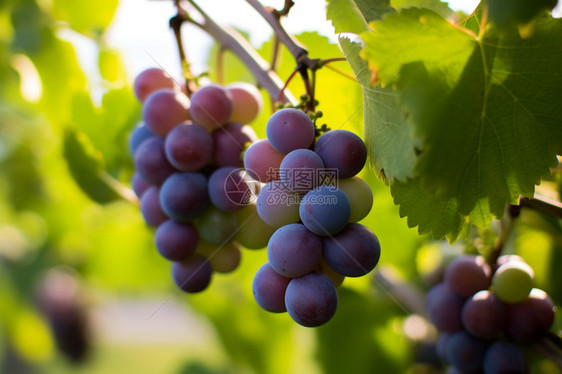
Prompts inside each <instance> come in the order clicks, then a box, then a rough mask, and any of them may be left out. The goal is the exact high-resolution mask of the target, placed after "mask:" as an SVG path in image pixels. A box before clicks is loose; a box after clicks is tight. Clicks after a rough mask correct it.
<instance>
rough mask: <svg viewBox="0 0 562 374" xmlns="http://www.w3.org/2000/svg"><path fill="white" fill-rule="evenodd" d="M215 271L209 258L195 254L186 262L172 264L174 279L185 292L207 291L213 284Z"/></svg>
mask: <svg viewBox="0 0 562 374" xmlns="http://www.w3.org/2000/svg"><path fill="white" fill-rule="evenodd" d="M212 275H213V269H212V267H211V264H210V263H209V261H208V260H207V258H206V257H205V256H203V255H200V254H199V253H195V254H194V255H193V256H192V257H189V258H188V259H187V260H184V261H174V262H173V263H172V278H173V279H174V282H175V283H176V285H177V286H178V288H179V289H180V290H182V291H184V292H188V293H196V292H201V291H203V290H204V289H206V288H207V287H208V286H209V284H210V283H211V278H212Z"/></svg>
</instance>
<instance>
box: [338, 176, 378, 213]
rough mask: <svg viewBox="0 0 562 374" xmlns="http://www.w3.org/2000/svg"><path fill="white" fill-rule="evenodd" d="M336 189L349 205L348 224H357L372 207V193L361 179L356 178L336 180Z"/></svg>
mask: <svg viewBox="0 0 562 374" xmlns="http://www.w3.org/2000/svg"><path fill="white" fill-rule="evenodd" d="M336 183H337V187H339V188H340V189H341V190H342V191H343V192H345V194H346V195H347V197H348V198H349V202H350V204H351V216H350V218H349V222H358V221H361V220H362V219H363V218H365V217H367V214H369V212H370V211H371V207H372V206H373V192H372V191H371V188H370V187H369V185H368V184H367V182H365V181H364V180H363V179H361V178H359V177H358V176H353V177H351V178H345V179H338V181H337V182H336Z"/></svg>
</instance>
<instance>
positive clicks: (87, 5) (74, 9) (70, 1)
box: [53, 0, 119, 35]
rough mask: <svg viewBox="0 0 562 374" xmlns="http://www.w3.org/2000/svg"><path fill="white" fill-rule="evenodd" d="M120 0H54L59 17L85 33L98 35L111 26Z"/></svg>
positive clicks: (56, 13) (55, 11)
mask: <svg viewBox="0 0 562 374" xmlns="http://www.w3.org/2000/svg"><path fill="white" fill-rule="evenodd" d="M118 3H119V1H118V0H99V1H88V0H53V10H54V14H55V16H56V17H57V18H59V19H62V20H65V21H67V22H68V23H69V24H70V27H72V28H73V29H75V30H76V31H78V32H81V33H84V34H93V35H98V34H101V32H102V31H103V30H104V29H105V28H106V27H107V26H109V24H110V23H111V21H112V20H113V17H114V16H115V12H116V10H117V5H118Z"/></svg>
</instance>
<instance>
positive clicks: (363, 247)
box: [322, 223, 381, 277]
mask: <svg viewBox="0 0 562 374" xmlns="http://www.w3.org/2000/svg"><path fill="white" fill-rule="evenodd" d="M322 241H323V244H324V252H323V253H324V259H325V260H326V262H327V263H328V265H330V267H331V268H332V269H334V270H335V271H337V272H338V273H340V274H341V275H344V276H346V277H361V276H363V275H366V274H368V273H369V272H371V270H373V269H374V268H375V266H376V265H377V263H378V262H379V258H380V256H381V246H380V244H379V240H378V238H377V236H376V235H375V234H374V233H373V232H372V231H371V230H370V229H369V228H367V227H366V226H363V225H361V224H359V223H350V224H348V225H347V226H346V227H345V228H344V229H343V230H342V231H340V232H339V233H337V234H335V235H333V236H326V237H324V238H323V240H322Z"/></svg>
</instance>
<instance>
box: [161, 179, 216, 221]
mask: <svg viewBox="0 0 562 374" xmlns="http://www.w3.org/2000/svg"><path fill="white" fill-rule="evenodd" d="M160 204H162V209H163V210H164V212H166V214H167V215H168V216H169V217H170V218H172V219H173V220H175V221H178V222H190V221H193V220H194V219H196V218H198V217H200V216H201V215H202V214H203V213H204V212H205V210H206V209H207V206H208V205H209V195H208V194H207V178H205V176H204V175H203V174H201V173H192V172H183V173H175V174H172V175H171V176H170V177H169V178H168V179H166V181H165V182H164V184H163V185H162V188H161V190H160Z"/></svg>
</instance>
